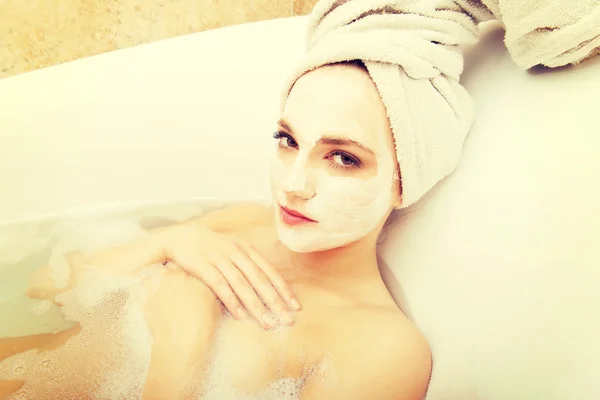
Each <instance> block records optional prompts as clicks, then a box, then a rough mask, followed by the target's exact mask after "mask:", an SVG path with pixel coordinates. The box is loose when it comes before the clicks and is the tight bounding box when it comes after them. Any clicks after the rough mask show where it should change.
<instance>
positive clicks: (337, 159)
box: [331, 152, 360, 168]
mask: <svg viewBox="0 0 600 400" xmlns="http://www.w3.org/2000/svg"><path fill="white" fill-rule="evenodd" d="M331 159H332V161H333V162H334V163H335V164H336V165H338V166H340V167H343V168H349V167H358V166H359V164H360V161H358V160H357V159H356V158H354V157H352V156H350V155H348V154H346V153H342V152H335V153H333V154H332V157H331Z"/></svg>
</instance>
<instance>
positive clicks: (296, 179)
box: [282, 170, 315, 200]
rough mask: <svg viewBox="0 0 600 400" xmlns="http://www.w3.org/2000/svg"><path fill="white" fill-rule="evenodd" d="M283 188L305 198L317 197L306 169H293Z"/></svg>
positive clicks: (288, 192)
mask: <svg viewBox="0 0 600 400" xmlns="http://www.w3.org/2000/svg"><path fill="white" fill-rule="evenodd" d="M282 189H283V191H284V192H285V193H287V194H290V195H292V196H297V197H300V198H302V199H304V200H310V199H312V198H313V197H315V189H314V185H313V183H312V182H311V180H310V179H308V176H307V173H306V171H304V170H296V171H293V172H292V173H291V174H290V176H288V177H287V179H286V180H285V183H284V184H283V187H282Z"/></svg>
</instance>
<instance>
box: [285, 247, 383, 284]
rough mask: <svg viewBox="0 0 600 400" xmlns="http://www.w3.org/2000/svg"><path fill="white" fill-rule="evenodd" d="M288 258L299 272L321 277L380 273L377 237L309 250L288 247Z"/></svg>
mask: <svg viewBox="0 0 600 400" xmlns="http://www.w3.org/2000/svg"><path fill="white" fill-rule="evenodd" d="M289 258H290V264H291V267H292V268H293V270H294V271H295V272H297V273H298V275H299V276H303V277H310V278H314V279H319V280H321V281H323V280H326V281H330V280H335V281H336V282H338V283H339V282H349V281H351V282H355V281H357V280H362V279H367V278H372V277H379V269H378V265H377V250H376V238H371V237H365V238H363V239H362V240H359V241H357V242H354V243H351V244H348V245H346V246H342V247H338V248H335V249H331V250H324V251H318V252H312V253H294V252H291V251H289Z"/></svg>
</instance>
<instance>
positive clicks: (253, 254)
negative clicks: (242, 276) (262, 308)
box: [239, 243, 302, 311]
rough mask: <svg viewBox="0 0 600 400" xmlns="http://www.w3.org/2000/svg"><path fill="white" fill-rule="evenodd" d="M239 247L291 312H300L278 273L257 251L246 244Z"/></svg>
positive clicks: (296, 302) (297, 303)
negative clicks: (264, 276)
mask: <svg viewBox="0 0 600 400" xmlns="http://www.w3.org/2000/svg"><path fill="white" fill-rule="evenodd" d="M239 246H240V247H241V248H242V249H243V250H244V251H245V252H246V254H248V256H249V257H250V259H251V260H252V261H253V262H254V263H255V264H256V265H257V266H258V267H259V268H260V269H261V271H262V272H263V273H264V274H265V275H266V277H267V279H269V281H270V282H271V284H272V285H273V287H274V288H275V289H276V290H277V292H279V294H280V295H281V297H283V299H284V300H285V301H286V303H287V304H288V305H289V306H290V307H291V308H292V309H293V310H296V311H298V310H300V309H301V308H302V306H301V305H300V302H299V301H298V299H297V298H296V297H295V296H294V294H293V293H292V291H291V290H290V288H289V287H288V285H287V283H286V282H285V281H284V280H283V278H282V277H281V274H280V273H279V271H278V270H277V269H276V268H275V267H274V266H273V265H272V264H271V263H270V262H268V261H267V260H266V259H265V258H264V257H263V256H262V255H260V253H259V252H258V251H256V250H255V249H254V247H252V246H251V245H250V244H248V243H239Z"/></svg>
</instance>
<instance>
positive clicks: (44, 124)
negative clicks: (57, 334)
mask: <svg viewBox="0 0 600 400" xmlns="http://www.w3.org/2000/svg"><path fill="white" fill-rule="evenodd" d="M305 23H306V19H305V18H304V17H297V18H288V19H282V20H274V21H268V22H260V23H254V24H247V25H242V26H236V27H230V28H224V29H220V30H215V31H208V32H203V33H200V34H194V35H189V36H184V37H180V38H176V39H170V40H166V41H161V42H157V43H153V44H148V45H142V46H137V47H135V48H131V49H127V50H121V51H116V52H112V53H108V54H104V55H101V56H97V57H91V58H87V59H83V60H78V61H75V62H72V63H67V64H63V65H59V66H56V67H51V68H47V69H44V70H40V71H35V72H32V73H27V74H23V75H18V76H15V77H12V78H8V79H4V80H2V81H0V143H1V145H0V188H1V190H2V193H1V196H0V221H4V226H3V228H2V229H3V230H2V234H3V236H0V251H1V252H2V254H1V255H0V257H2V258H1V259H0V264H2V265H0V278H2V281H0V287H1V288H2V289H1V291H0V317H2V315H4V316H6V315H8V314H9V312H10V309H14V307H15V305H14V304H12V303H10V302H11V301H13V302H14V301H17V300H15V295H14V294H15V293H16V292H18V289H16V288H17V286H18V284H17V283H15V282H18V281H19V279H20V278H19V277H23V276H25V275H24V273H23V270H18V269H17V268H16V267H15V265H20V267H19V268H25V269H26V268H30V269H31V268H33V267H34V266H35V265H36V264H39V263H41V262H43V259H44V258H47V257H48V256H49V253H50V247H52V246H55V245H56V244H57V243H58V241H60V240H63V243H64V242H65V241H66V242H67V243H71V244H77V243H79V244H80V245H86V244H88V245H89V244H90V243H91V245H100V244H106V241H110V240H111V237H112V236H111V235H112V233H111V232H115V231H118V232H119V235H120V236H119V237H120V238H121V239H124V238H126V237H129V236H128V235H130V236H131V237H133V236H135V235H137V234H142V233H140V231H139V223H140V221H146V222H145V223H146V224H152V223H154V224H156V223H161V221H163V222H164V221H165V219H171V220H173V219H177V218H187V217H188V216H190V215H194V214H197V213H200V212H204V211H206V209H207V207H208V208H210V207H215V204H225V203H230V202H237V201H247V200H260V201H265V200H268V199H269V188H268V179H267V177H268V165H269V163H268V161H269V154H270V151H271V149H272V143H271V141H272V139H271V132H272V130H273V128H274V122H275V121H276V120H277V117H278V105H279V88H280V85H281V84H282V83H283V81H284V79H285V77H286V72H288V71H289V70H290V67H291V65H292V64H293V62H294V60H295V59H297V58H298V57H299V55H300V54H301V51H302V46H303V36H302V35H303V32H304V26H305ZM466 67H467V68H466V72H465V75H464V82H465V85H466V86H467V88H468V89H469V90H470V91H471V94H472V95H473V97H474V98H475V100H476V102H477V104H478V114H477V118H476V122H475V126H474V128H473V130H472V132H471V134H470V136H469V138H468V139H467V142H466V144H465V149H464V154H463V158H462V161H461V163H460V165H459V167H458V169H457V171H456V172H455V173H454V174H453V175H452V176H451V177H449V178H447V179H446V180H444V181H443V182H442V183H441V184H440V185H439V186H438V187H436V188H435V189H434V190H432V191H431V192H430V193H429V194H428V195H427V196H426V197H425V198H424V199H423V200H422V201H421V202H419V203H417V204H416V205H415V206H414V207H411V208H410V209H409V210H406V211H404V212H403V213H402V215H401V216H400V218H399V220H398V222H397V223H396V224H395V225H394V226H393V227H392V228H391V230H390V231H389V233H388V235H387V238H386V240H385V242H384V243H383V245H382V248H381V250H382V251H381V255H382V257H383V259H384V261H385V262H386V264H387V265H388V266H389V268H390V271H391V272H392V275H393V278H394V279H392V280H390V283H389V284H390V288H391V290H392V291H396V290H397V291H398V292H400V290H401V292H402V293H403V298H404V299H405V300H406V302H407V303H408V306H409V307H410V310H411V314H412V316H413V317H414V319H415V321H416V322H417V324H418V325H419V327H420V329H421V330H422V332H423V333H424V334H425V336H426V337H427V339H428V341H429V343H430V345H431V347H432V351H433V355H434V372H433V376H432V380H431V385H430V389H429V394H428V399H430V400H447V399H470V400H471V399H473V400H476V399H490V400H505V399H544V400H563V399H574V398H577V399H586V400H587V399H589V400H592V399H597V398H600V384H598V382H600V379H599V378H600V341H599V340H598V332H600V318H599V317H598V314H599V309H600V294H599V293H600V291H599V290H598V288H599V287H600V188H599V185H600V179H598V176H597V174H598V172H599V171H600V157H598V154H599V152H600V135H599V134H598V133H599V132H600V128H598V126H597V122H596V118H595V117H596V113H597V112H598V107H599V105H600V60H592V61H590V62H588V63H585V64H583V65H581V66H579V67H577V68H565V69H560V70H554V71H545V70H535V71H531V72H525V71H520V70H518V69H517V67H516V66H515V65H514V63H513V62H512V60H511V59H510V58H509V56H508V54H507V52H506V51H505V49H504V48H503V46H502V36H501V31H500V30H498V29H494V28H493V27H490V28H489V29H488V31H487V34H486V35H485V37H484V38H483V40H482V42H481V43H480V44H479V45H478V46H476V47H475V48H474V49H470V50H469V52H468V57H467V62H466ZM132 207H133V211H128V212H126V213H120V214H119V213H117V214H115V213H114V212H115V210H118V209H130V210H131V209H132ZM65 213H66V214H71V215H80V217H78V218H75V219H70V220H69V219H61V220H60V223H58V224H57V223H51V222H48V223H46V224H45V225H44V224H40V223H39V222H35V221H40V220H41V219H42V218H51V217H52V216H55V215H64V214H65ZM93 213H99V215H103V217H101V218H99V219H98V218H96V219H94V218H93V217H92V216H91V215H92V214H93ZM111 213H112V214H111ZM109 215H110V216H109ZM17 220H29V221H34V222H33V225H31V223H30V224H29V225H27V224H20V225H18V226H17V225H10V224H9V223H10V222H11V221H17ZM152 221H154V222H152ZM136 224H137V225H136ZM57 233H58V236H56V234H57ZM36 252H38V254H37V255H36V254H35V253H36ZM44 252H45V253H44ZM27 255H30V256H31V257H30V258H29V259H28V258H26V257H25V256H27ZM36 257H37V259H36ZM6 282H13V283H14V285H12V287H8V286H7V283H6ZM21 284H24V280H23V279H21ZM23 301H24V300H23ZM31 305H32V304H27V306H31ZM11 307H12V308H11ZM2 313H3V314H2ZM44 318H48V320H55V319H56V315H52V314H44V315H43V316H42V317H38V319H36V318H29V317H28V319H26V320H27V321H29V322H27V323H24V325H23V326H20V327H19V329H26V330H29V331H34V330H36V329H43V325H44V324H43V323H42V322H43V320H44ZM36 321H37V322H36ZM40 321H42V322H40ZM1 322H2V323H1V324H0V325H1V326H2V329H0V330H2V332H4V334H5V335H9V334H14V332H15V330H14V329H13V330H11V326H12V324H14V323H15V321H14V318H11V320H9V318H6V317H5V320H4V321H1ZM28 324H29V325H28ZM7 327H8V328H7Z"/></svg>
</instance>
